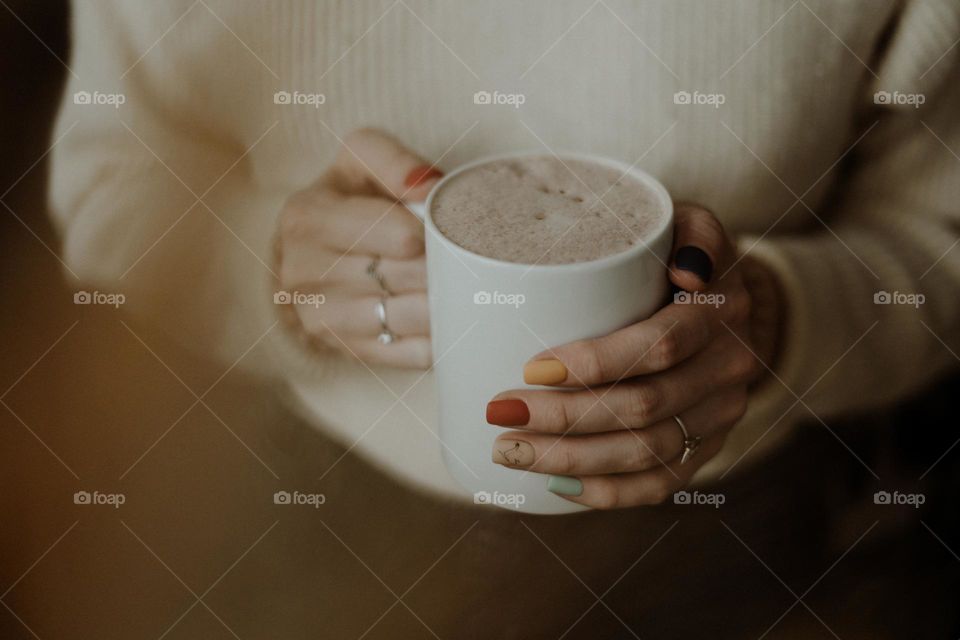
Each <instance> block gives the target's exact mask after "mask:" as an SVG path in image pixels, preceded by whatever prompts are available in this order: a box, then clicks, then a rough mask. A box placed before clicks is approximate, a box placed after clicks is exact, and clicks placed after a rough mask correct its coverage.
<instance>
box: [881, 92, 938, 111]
mask: <svg viewBox="0 0 960 640" xmlns="http://www.w3.org/2000/svg"><path fill="white" fill-rule="evenodd" d="M926 101H927V96H925V95H924V94H922V93H901V92H899V91H877V92H876V93H875V94H873V104H880V105H891V106H907V107H913V108H914V109H919V108H920V105H922V104H923V103H924V102H926Z"/></svg>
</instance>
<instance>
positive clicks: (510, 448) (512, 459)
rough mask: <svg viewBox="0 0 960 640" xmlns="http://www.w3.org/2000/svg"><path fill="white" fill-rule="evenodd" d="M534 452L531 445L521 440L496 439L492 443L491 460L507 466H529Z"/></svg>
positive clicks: (534, 454)
mask: <svg viewBox="0 0 960 640" xmlns="http://www.w3.org/2000/svg"><path fill="white" fill-rule="evenodd" d="M535 458H536V453H535V452H534V450H533V445H532V444H530V443H529V442H523V441H522V440H497V441H496V442H494V443H493V461H494V462H496V463H497V464H502V465H505V466H508V467H529V466H530V465H532V464H533V461H534V459H535Z"/></svg>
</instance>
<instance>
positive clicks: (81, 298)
mask: <svg viewBox="0 0 960 640" xmlns="http://www.w3.org/2000/svg"><path fill="white" fill-rule="evenodd" d="M126 301H127V297H126V296H125V295H123V294H122V293H106V292H104V291H77V292H75V293H74V294H73V304H99V305H106V306H108V307H113V308H114V309H118V308H120V305H122V304H123V303H125V302H126Z"/></svg>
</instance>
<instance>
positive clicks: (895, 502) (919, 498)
mask: <svg viewBox="0 0 960 640" xmlns="http://www.w3.org/2000/svg"><path fill="white" fill-rule="evenodd" d="M926 501H927V496H925V495H923V494H922V493H900V492H899V491H894V492H893V493H891V492H889V491H877V492H876V493H875V494H873V504H882V505H892V506H901V505H909V506H911V507H913V508H914V509H919V508H920V505H922V504H923V503H924V502H926Z"/></svg>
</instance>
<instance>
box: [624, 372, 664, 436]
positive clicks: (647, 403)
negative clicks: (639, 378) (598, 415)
mask: <svg viewBox="0 0 960 640" xmlns="http://www.w3.org/2000/svg"><path fill="white" fill-rule="evenodd" d="M662 403H663V398H662V397H661V396H660V393H659V392H658V391H657V389H656V388H655V387H654V386H653V385H652V384H650V383H638V384H636V385H635V386H634V387H633V388H632V389H631V392H630V394H629V395H628V396H627V404H626V410H625V412H624V413H625V415H624V416H622V418H623V419H624V421H625V422H626V423H627V426H628V427H642V426H645V425H646V423H647V422H648V421H649V420H650V417H651V416H653V415H655V414H656V412H657V411H658V410H659V409H660V407H661V405H662Z"/></svg>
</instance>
